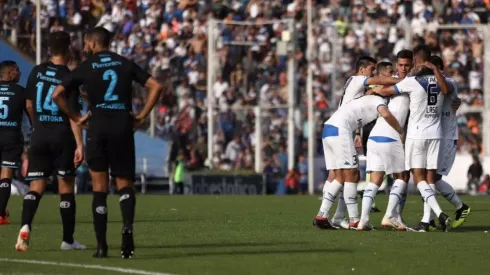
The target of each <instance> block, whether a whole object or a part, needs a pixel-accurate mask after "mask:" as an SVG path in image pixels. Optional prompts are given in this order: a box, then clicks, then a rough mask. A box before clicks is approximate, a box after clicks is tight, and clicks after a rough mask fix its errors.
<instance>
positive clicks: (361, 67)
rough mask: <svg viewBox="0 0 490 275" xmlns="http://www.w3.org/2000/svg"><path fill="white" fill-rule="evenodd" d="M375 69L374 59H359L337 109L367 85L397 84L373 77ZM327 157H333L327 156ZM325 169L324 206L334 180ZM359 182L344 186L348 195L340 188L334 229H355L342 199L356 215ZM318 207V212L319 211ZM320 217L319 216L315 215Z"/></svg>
mask: <svg viewBox="0 0 490 275" xmlns="http://www.w3.org/2000/svg"><path fill="white" fill-rule="evenodd" d="M375 69H376V59H374V58H372V57H369V56H362V57H360V58H359V59H358V60H357V62H356V75H354V76H351V77H350V78H349V79H348V80H347V81H346V83H345V85H344V94H343V96H342V99H341V100H340V103H339V107H341V106H343V105H344V104H346V103H348V102H350V101H352V100H354V99H356V98H360V97H362V96H364V94H365V92H366V90H367V88H368V86H369V85H393V84H395V83H397V82H398V81H399V80H398V79H394V78H392V77H385V76H377V77H374V71H375ZM354 142H355V145H356V147H360V146H361V128H359V129H356V134H355V138H354ZM356 155H357V154H356ZM328 157H335V156H328ZM327 169H329V170H330V172H329V175H328V179H327V181H326V182H325V185H324V186H323V194H324V196H323V199H322V205H325V204H326V203H328V202H327V199H326V198H325V190H326V188H327V185H328V184H330V183H331V182H332V181H333V180H334V179H335V175H334V172H333V170H332V169H331V168H330V167H328V166H327ZM358 181H359V175H357V176H356V178H355V179H354V181H353V182H347V183H346V184H345V186H346V188H347V190H348V195H344V190H343V187H344V186H342V189H341V190H340V195H339V196H338V197H339V203H338V205H337V210H336V211H335V214H334V217H333V220H332V223H333V225H334V226H335V227H337V228H339V227H342V228H344V229H349V228H350V227H353V228H354V227H357V222H358V219H359V217H358V216H359V215H358V214H356V216H355V217H351V218H353V220H352V226H350V225H349V222H347V221H346V220H345V212H346V210H347V205H346V203H345V200H344V197H348V198H349V199H348V201H349V204H350V205H351V206H350V207H351V209H352V210H351V212H352V213H356V212H355V211H354V208H355V209H357V184H356V183H357V182H358ZM321 208H322V207H320V211H319V212H322V211H321ZM317 216H320V215H317ZM313 225H314V226H317V227H319V228H322V227H321V226H319V224H317V223H316V221H315V220H313Z"/></svg>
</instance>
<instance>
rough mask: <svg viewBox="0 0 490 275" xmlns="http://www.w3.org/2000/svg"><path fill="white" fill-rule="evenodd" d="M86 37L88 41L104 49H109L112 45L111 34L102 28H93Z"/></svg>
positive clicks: (86, 33)
mask: <svg viewBox="0 0 490 275" xmlns="http://www.w3.org/2000/svg"><path fill="white" fill-rule="evenodd" d="M85 37H87V39H90V40H93V41H95V43H97V44H98V45H99V46H102V47H104V48H107V47H109V45H110V44H111V33H110V32H109V31H108V30H106V29H104V28H102V27H97V28H92V29H90V30H88V31H87V32H85Z"/></svg>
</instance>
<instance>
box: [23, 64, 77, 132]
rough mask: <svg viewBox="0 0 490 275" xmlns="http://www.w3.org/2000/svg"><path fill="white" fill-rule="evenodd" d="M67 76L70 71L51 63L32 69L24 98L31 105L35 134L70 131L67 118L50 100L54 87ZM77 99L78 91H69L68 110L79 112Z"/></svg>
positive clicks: (63, 66) (65, 67)
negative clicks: (25, 97)
mask: <svg viewBox="0 0 490 275" xmlns="http://www.w3.org/2000/svg"><path fill="white" fill-rule="evenodd" d="M69 74H70V70H69V69H68V67H67V66H65V65H55V64H53V63H51V62H46V63H43V64H39V65H37V66H35V67H34V68H33V69H32V71H31V74H30V75H29V79H28V82H27V87H26V96H27V99H29V100H31V101H32V103H33V108H34V117H33V124H34V129H35V130H36V132H39V131H41V132H42V133H43V134H50V133H51V132H52V131H53V130H54V131H56V132H57V133H59V131H67V130H70V120H69V118H68V116H67V115H66V114H65V113H63V112H62V111H61V110H59V108H58V106H57V105H56V103H55V102H54V101H53V100H52V98H51V96H52V94H53V91H54V89H55V88H56V86H58V85H59V84H60V83H61V82H62V81H63V79H64V78H65V77H67V76H68V75H69ZM78 98H79V93H78V90H73V91H69V93H68V99H69V103H70V108H72V109H75V110H79V108H80V107H79V106H80V104H79V101H78ZM43 129H46V130H49V131H43ZM70 131H71V130H70Z"/></svg>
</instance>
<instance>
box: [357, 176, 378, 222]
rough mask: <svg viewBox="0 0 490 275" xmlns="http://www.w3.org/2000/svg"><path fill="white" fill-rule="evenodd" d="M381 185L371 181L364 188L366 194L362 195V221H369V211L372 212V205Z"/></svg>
mask: <svg viewBox="0 0 490 275" xmlns="http://www.w3.org/2000/svg"><path fill="white" fill-rule="evenodd" d="M378 189H379V186H377V185H376V184H374V183H372V182H370V183H368V184H367V186H366V189H365V190H364V195H363V196H362V212H361V221H362V222H369V213H370V212H371V207H373V203H374V200H375V199H376V194H377V193H378Z"/></svg>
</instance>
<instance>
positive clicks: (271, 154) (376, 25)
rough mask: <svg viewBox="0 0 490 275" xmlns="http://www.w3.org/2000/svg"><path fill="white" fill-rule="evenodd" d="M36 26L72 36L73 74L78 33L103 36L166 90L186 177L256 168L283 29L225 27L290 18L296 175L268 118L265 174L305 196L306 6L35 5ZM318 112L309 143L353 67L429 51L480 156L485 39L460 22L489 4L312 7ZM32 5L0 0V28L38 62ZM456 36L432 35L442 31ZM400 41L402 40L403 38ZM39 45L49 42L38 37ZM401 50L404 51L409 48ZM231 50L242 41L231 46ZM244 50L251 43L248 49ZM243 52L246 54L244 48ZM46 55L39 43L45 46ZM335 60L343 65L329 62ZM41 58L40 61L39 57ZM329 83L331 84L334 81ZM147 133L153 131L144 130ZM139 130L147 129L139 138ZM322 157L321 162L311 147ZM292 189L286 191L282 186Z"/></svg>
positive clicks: (370, 0) (350, 2)
mask: <svg viewBox="0 0 490 275" xmlns="http://www.w3.org/2000/svg"><path fill="white" fill-rule="evenodd" d="M41 2H42V3H43V6H42V9H41V11H40V12H41V15H42V20H41V27H42V32H43V33H45V34H47V33H49V32H52V31H57V30H65V31H68V32H70V33H71V34H72V38H73V45H72V48H73V57H74V58H73V60H72V63H71V64H70V66H72V67H75V66H76V65H77V63H78V62H80V61H81V60H83V58H84V57H83V51H82V44H83V41H82V35H81V34H82V31H83V30H84V29H86V28H88V27H93V26H102V27H104V28H106V29H108V30H109V31H111V32H112V33H113V34H114V41H113V42H112V50H113V51H115V52H117V53H119V54H121V55H124V56H126V57H128V58H129V59H131V60H133V61H134V62H135V63H137V64H138V65H139V66H141V67H142V68H144V69H146V70H148V71H150V72H151V73H152V74H153V75H154V76H156V77H158V78H159V79H160V80H161V81H162V82H163V83H165V91H164V93H163V95H162V99H161V102H160V103H159V105H158V107H157V112H156V113H157V114H156V125H155V134H156V135H157V136H158V137H160V138H163V139H166V140H168V141H170V144H172V146H171V150H170V152H171V153H170V156H169V157H170V163H173V162H174V161H175V160H176V158H177V156H178V155H180V153H183V155H184V158H185V161H186V165H187V167H188V168H189V169H198V168H201V167H203V166H205V165H207V166H209V165H212V166H213V167H214V168H218V169H233V168H234V169H253V168H254V143H255V140H256V138H255V136H254V132H255V129H254V127H255V123H254V121H255V115H254V112H253V110H252V109H251V108H250V107H252V106H256V105H257V104H262V105H268V106H281V105H285V104H287V102H288V93H287V83H288V76H287V59H288V57H287V56H278V55H277V52H276V47H277V42H278V41H279V40H280V39H281V36H282V34H283V31H284V30H288V26H287V24H284V23H279V22H275V23H272V24H265V25H261V26H238V25H233V24H227V23H231V22H234V21H249V22H256V23H260V22H267V21H271V20H279V19H285V18H293V19H294V26H293V27H294V30H289V31H292V32H294V34H295V35H296V38H297V41H298V42H297V45H296V49H295V52H294V53H293V57H294V59H295V60H296V68H295V79H294V82H295V93H296V94H297V95H298V96H297V99H296V101H297V103H298V106H299V107H298V108H299V110H298V112H297V113H296V114H295V126H296V139H295V140H296V145H295V148H294V150H296V152H297V154H296V155H297V156H298V158H297V165H296V167H297V169H296V171H295V172H292V171H291V172H289V173H288V170H287V150H290V149H291V148H287V143H286V138H287V115H288V113H287V109H286V108H276V109H268V110H265V111H264V113H263V114H262V117H261V118H260V119H261V121H262V126H263V131H262V132H263V133H265V134H264V136H263V148H261V149H262V152H263V161H264V162H263V163H264V172H265V174H266V175H267V177H268V178H269V179H270V180H274V179H275V178H282V179H284V178H286V185H288V184H290V185H291V186H303V185H304V184H305V181H306V179H307V176H306V171H307V170H308V169H307V161H306V158H305V155H303V153H304V152H307V146H306V145H307V142H306V140H307V138H308V134H307V122H306V119H305V118H306V115H305V114H306V111H305V110H306V93H305V88H306V87H305V85H306V72H307V60H306V48H307V25H306V24H307V21H306V15H307V11H306V1H305V0H264V1H261V0H180V1H179V0H41ZM312 2H313V9H312V11H313V27H314V28H313V36H314V37H313V38H312V42H313V43H314V46H313V57H314V62H313V64H312V66H313V67H312V69H313V73H314V84H313V89H314V100H315V102H314V104H315V107H314V108H315V114H316V117H317V123H316V124H317V125H316V126H317V127H316V130H317V135H316V138H318V139H319V138H320V136H321V134H320V133H321V127H322V126H321V125H322V124H323V122H324V121H325V120H326V119H328V116H329V115H330V113H331V112H330V111H331V110H332V108H335V107H336V104H337V103H336V102H337V101H336V100H337V99H338V98H339V97H340V96H341V95H342V92H343V84H344V82H345V80H346V79H347V77H348V76H350V75H352V74H353V73H354V64H355V62H356V59H357V57H359V56H361V55H371V56H374V57H376V58H377V59H378V60H379V61H382V60H390V61H392V62H395V58H394V57H395V55H396V53H397V52H398V51H399V50H401V49H403V48H405V47H406V46H407V45H408V46H415V45H417V44H419V43H425V44H428V45H430V47H431V48H432V50H433V53H434V54H438V55H441V56H442V57H443V59H444V61H445V65H446V69H445V73H446V74H447V75H449V76H451V77H452V78H453V79H454V80H455V81H456V82H457V83H458V84H459V86H460V90H459V92H460V97H462V99H463V105H462V107H461V108H460V110H459V111H458V124H459V126H460V137H461V138H460V141H459V145H458V148H459V150H460V152H470V153H472V154H477V155H478V154H480V153H481V150H482V148H481V126H480V125H481V116H480V114H479V112H478V108H480V107H482V106H483V93H482V84H483V81H482V79H483V71H482V69H483V49H484V45H483V37H482V34H481V33H479V32H478V31H476V30H475V29H472V28H465V29H460V28H458V27H457V25H460V24H485V23H487V20H488V17H489V10H490V1H488V0H452V1H443V0H433V1H430V0H426V1H422V0H409V1H408V0H406V1H403V0H365V1H360V0H312ZM35 9H36V8H35V5H34V4H33V3H32V2H31V1H25V0H0V28H1V31H2V34H3V36H4V37H6V38H9V39H11V38H12V36H13V35H15V42H16V44H17V47H18V48H19V49H21V50H22V51H24V52H25V53H27V54H29V55H31V56H33V55H34V52H35V16H34V15H35ZM211 16H212V17H214V18H216V19H219V20H223V21H224V23H223V24H219V25H218V27H217V29H216V30H215V31H216V32H217V33H218V34H219V35H218V37H219V39H217V41H216V56H213V57H211V58H214V60H215V61H216V63H217V64H218V67H217V68H216V69H217V74H216V75H217V77H216V80H215V83H213V84H212V90H211V91H209V90H208V89H207V86H206V83H207V82H206V81H207V67H206V66H207V59H208V58H209V57H208V56H207V37H208V30H207V25H206V22H207V18H209V17H211ZM445 24H452V25H456V27H454V26H453V27H451V28H448V29H440V26H441V25H445ZM407 31H410V34H409V35H407V33H406V32H407ZM44 37H46V35H44ZM407 40H409V41H407ZM235 42H239V43H235ZM247 43H248V44H247ZM245 44H246V46H244V45H245ZM43 45H46V44H45V43H43ZM335 56H338V57H339V58H334V57H335ZM43 57H47V53H46V52H44V54H43ZM334 73H335V79H336V81H332V79H333V77H332V75H333V74H334ZM210 99H212V100H215V103H216V104H215V106H216V107H217V108H216V110H215V114H216V115H215V117H216V120H215V125H216V126H215V129H216V131H215V132H214V133H213V143H214V144H215V147H214V148H215V150H214V152H213V154H212V155H213V158H212V159H207V156H208V152H207V137H208V136H207V130H208V128H207V115H206V114H207V100H210ZM144 101H145V93H144V91H141V90H138V89H136V90H135V93H134V99H133V109H134V111H135V112H138V111H139V110H141V108H142V106H143V103H144ZM146 127H149V123H148V125H146ZM142 130H147V129H146V128H145V129H142ZM317 145H319V146H318V154H321V153H322V149H321V146H320V145H321V142H317ZM288 182H289V183H288Z"/></svg>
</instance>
